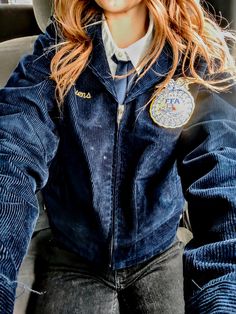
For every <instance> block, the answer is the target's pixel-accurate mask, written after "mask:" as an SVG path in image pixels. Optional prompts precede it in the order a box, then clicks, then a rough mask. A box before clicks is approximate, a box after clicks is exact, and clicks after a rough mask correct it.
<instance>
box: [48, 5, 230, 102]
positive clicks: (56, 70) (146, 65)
mask: <svg viewBox="0 0 236 314" xmlns="http://www.w3.org/2000/svg"><path fill="white" fill-rule="evenodd" d="M144 1H145V3H146V6H147V7H148V10H149V12H150V14H151V15H152V17H153V20H154V35H153V40H152V43H151V47H150V49H149V52H148V53H147V55H146V56H145V58H144V59H143V60H141V62H140V64H139V66H140V67H141V68H143V69H144V71H143V73H142V76H143V75H145V73H146V72H147V71H148V70H149V69H150V67H151V66H152V65H153V64H154V63H155V61H156V60H157V58H158V57H159V56H160V54H161V52H162V50H163V48H164V45H165V43H166V42H168V43H169V45H170V47H171V48H172V51H173V62H172V67H171V69H170V70H169V72H168V73H167V75H166V77H165V78H164V80H163V82H162V83H161V84H160V85H158V87H157V88H156V90H155V92H154V95H153V97H156V96H157V95H158V93H160V92H161V91H162V90H163V88H165V86H166V85H167V84H168V82H170V80H171V79H172V78H173V76H174V74H175V72H176V70H177V68H178V67H179V60H180V56H183V57H182V61H181V65H182V75H183V76H184V77H187V78H188V79H190V82H192V83H199V84H202V85H204V86H206V87H207V88H209V89H211V90H213V91H216V92H220V91H223V90H226V89H227V88H228V87H229V86H231V85H232V84H233V83H232V78H233V82H234V81H235V77H236V68H235V62H234V59H233V57H232V55H231V54H230V50H229V47H228V45H227V41H230V42H231V43H235V41H236V38H235V36H234V35H233V34H232V32H230V31H229V30H227V29H222V28H221V27H220V26H219V25H218V24H217V23H216V22H215V21H214V18H213V17H212V16H210V14H209V13H207V12H206V11H205V10H204V9H203V7H202V6H201V4H200V3H199V1H198V0H144ZM101 13H102V11H101V8H100V7H99V6H98V5H97V4H96V2H95V1H94V0H54V17H55V20H56V22H57V27H58V29H59V31H60V34H61V39H62V41H61V43H59V45H58V46H57V49H56V53H55V55H54V57H53V59H52V61H51V78H52V79H53V80H54V81H55V82H56V95H57V100H58V102H59V104H60V105H61V104H62V102H63V100H64V97H65V96H66V94H67V93H68V91H69V90H70V88H71V87H72V86H73V84H74V83H75V81H76V80H77V78H78V77H79V75H80V74H81V72H82V71H83V70H84V69H85V67H86V66H87V64H88V61H89V56H90V54H91V52H92V50H93V42H92V40H91V39H90V38H89V36H88V34H87V32H86V27H87V26H89V25H91V24H92V23H93V22H94V21H95V19H96V17H97V16H101ZM199 57H200V58H203V60H204V61H205V62H206V64H207V72H208V73H209V74H216V73H219V74H220V73H223V72H228V73H229V74H230V75H228V76H227V77H224V79H223V78H221V79H218V80H217V79H208V80H206V79H204V78H202V77H200V75H199V74H198V73H197V70H196V60H197V59H198V58H199ZM187 71H188V76H187V75H186V73H187ZM212 77H214V76H212ZM222 77H223V76H222Z"/></svg>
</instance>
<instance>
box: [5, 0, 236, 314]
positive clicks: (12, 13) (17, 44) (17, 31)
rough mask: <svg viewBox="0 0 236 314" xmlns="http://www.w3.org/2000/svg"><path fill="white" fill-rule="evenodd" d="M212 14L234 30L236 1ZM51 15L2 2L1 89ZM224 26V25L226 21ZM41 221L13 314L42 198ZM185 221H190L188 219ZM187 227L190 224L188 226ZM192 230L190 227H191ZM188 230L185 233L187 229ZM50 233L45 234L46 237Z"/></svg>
mask: <svg viewBox="0 0 236 314" xmlns="http://www.w3.org/2000/svg"><path fill="white" fill-rule="evenodd" d="M207 3H208V4H206V5H207V6H209V8H210V10H211V11H212V12H214V10H215V12H216V14H217V15H220V14H219V12H221V13H222V16H224V17H226V18H227V19H228V21H229V22H230V24H231V27H232V26H233V27H234V26H235V24H234V23H233V21H235V20H236V18H235V19H234V16H233V14H236V0H227V1H222V0H212V1H208V2H207ZM234 12H235V13H234ZM50 14H51V0H15V1H14V0H12V1H11V0H0V88H1V87H3V86H4V85H5V84H6V82H7V80H8V78H9V76H10V73H11V72H12V71H13V69H14V68H15V67H16V65H17V63H18V61H19V59H20V58H21V57H22V56H23V55H24V54H28V53H31V52H32V50H33V45H34V41H35V39H36V37H37V35H38V34H39V33H40V32H44V30H45V28H46V25H47V23H48V20H49V16H50ZM223 23H224V25H225V21H223ZM38 199H39V204H40V217H39V219H38V223H37V226H36V229H35V233H34V235H33V238H32V241H31V246H30V249H29V252H28V255H27V256H26V258H25V259H24V263H23V264H22V266H21V269H20V273H19V276H18V282H19V286H18V289H17V298H16V304H15V310H14V314H24V313H26V307H27V302H28V298H29V295H30V290H29V289H28V288H30V287H32V283H33V280H34V258H35V252H36V250H37V247H38V245H40V241H42V240H43V237H42V236H39V233H40V232H42V231H48V229H49V225H48V221H47V216H46V214H45V210H44V206H43V202H42V199H41V197H40V194H39V195H38ZM185 220H186V221H188V219H187V218H186V217H185ZM187 225H188V223H187ZM188 227H189V226H188ZM184 230H185V229H184ZM46 235H47V233H45V236H46ZM180 237H182V239H183V241H184V242H187V241H188V240H189V239H190V238H191V233H190V234H189V233H188V232H187V231H184V232H181V230H180Z"/></svg>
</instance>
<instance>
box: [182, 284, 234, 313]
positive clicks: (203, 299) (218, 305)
mask: <svg viewBox="0 0 236 314" xmlns="http://www.w3.org/2000/svg"><path fill="white" fill-rule="evenodd" d="M185 313H186V314H190V313H191V314H208V313H211V314H213V313H224V314H232V313H236V283H232V282H226V281H225V282H215V283H214V284H212V285H207V286H205V288H203V289H201V290H199V291H198V292H197V293H196V294H195V295H194V296H193V297H192V298H191V299H189V300H187V301H186V311H185Z"/></svg>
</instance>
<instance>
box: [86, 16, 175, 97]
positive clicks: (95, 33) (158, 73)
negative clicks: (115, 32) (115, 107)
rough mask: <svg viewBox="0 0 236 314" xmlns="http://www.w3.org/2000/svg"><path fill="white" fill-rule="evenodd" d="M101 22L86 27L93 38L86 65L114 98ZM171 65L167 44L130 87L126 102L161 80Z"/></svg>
mask: <svg viewBox="0 0 236 314" xmlns="http://www.w3.org/2000/svg"><path fill="white" fill-rule="evenodd" d="M100 20H101V23H99V24H96V25H92V26H89V27H87V33H88V35H89V36H90V38H92V40H93V52H92V54H91V57H90V60H89V63H88V67H89V68H90V69H91V70H92V71H93V73H94V74H95V75H96V76H97V78H98V79H99V80H100V81H101V83H102V84H103V85H104V86H105V87H106V89H107V90H108V91H109V92H110V93H111V94H112V96H113V97H114V98H115V99H116V100H117V98H116V90H115V85H114V81H113V78H112V75H111V73H110V68H109V64H108V61H107V57H106V52H105V48H104V44H103V40H102V27H101V24H102V19H101V17H100ZM171 66H172V51H171V48H170V47H169V45H168V44H166V46H165V47H164V49H163V51H162V53H161V55H160V56H159V58H158V60H157V61H156V62H155V63H154V65H153V66H152V68H151V69H150V70H149V71H148V72H147V73H146V74H145V75H144V76H143V77H142V78H141V79H139V80H138V81H137V82H136V83H135V84H134V85H133V87H132V88H131V89H130V91H129V94H128V97H127V98H126V102H129V101H131V100H133V99H134V98H136V97H137V96H139V95H140V94H142V93H144V92H145V91H147V90H149V89H150V88H151V87H153V86H154V85H157V84H158V83H159V82H161V81H163V79H164V77H165V76H166V75H167V73H168V71H169V70H170V68H171Z"/></svg>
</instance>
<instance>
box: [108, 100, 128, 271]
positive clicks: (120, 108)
mask: <svg viewBox="0 0 236 314" xmlns="http://www.w3.org/2000/svg"><path fill="white" fill-rule="evenodd" d="M124 111H125V106H124V105H123V104H119V105H118V107H117V120H116V122H117V126H116V141H115V164H114V181H113V197H114V200H113V211H112V232H111V243H110V263H109V266H110V267H112V265H113V251H114V231H115V209H116V203H117V202H116V182H117V159H118V154H119V148H118V143H119V137H120V123H121V121H122V118H123V115H124Z"/></svg>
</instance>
